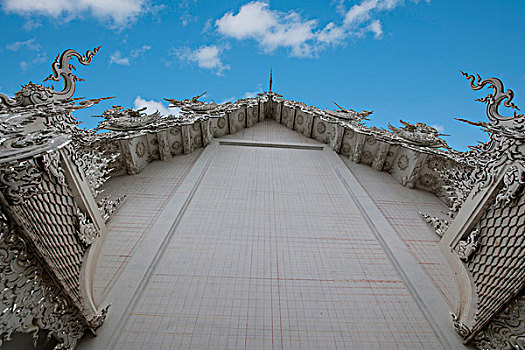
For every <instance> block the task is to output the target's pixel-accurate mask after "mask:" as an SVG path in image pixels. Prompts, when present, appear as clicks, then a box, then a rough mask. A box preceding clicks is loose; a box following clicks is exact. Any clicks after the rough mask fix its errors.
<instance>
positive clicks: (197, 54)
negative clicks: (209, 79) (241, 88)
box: [169, 45, 230, 75]
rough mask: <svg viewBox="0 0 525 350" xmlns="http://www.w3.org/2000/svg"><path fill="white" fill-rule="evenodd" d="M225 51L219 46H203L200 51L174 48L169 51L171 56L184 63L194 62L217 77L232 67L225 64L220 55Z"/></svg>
mask: <svg viewBox="0 0 525 350" xmlns="http://www.w3.org/2000/svg"><path fill="white" fill-rule="evenodd" d="M224 50H225V48H221V47H219V46H217V45H209V46H207V45H203V46H201V47H199V48H198V49H195V50H191V49H189V48H187V47H183V48H174V49H171V50H170V51H169V55H170V56H174V57H175V58H177V59H178V60H180V61H183V62H193V63H197V65H198V66H199V67H201V68H206V69H209V70H212V71H214V72H215V74H217V75H222V74H223V72H224V71H225V70H228V69H230V66H229V65H227V64H224V63H223V62H222V60H221V57H220V55H221V54H222V52H223V51H224Z"/></svg>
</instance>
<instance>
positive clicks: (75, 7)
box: [2, 0, 148, 27]
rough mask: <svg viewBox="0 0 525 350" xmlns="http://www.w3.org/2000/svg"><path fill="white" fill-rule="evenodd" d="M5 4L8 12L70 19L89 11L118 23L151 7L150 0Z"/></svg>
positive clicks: (36, 0) (14, 0) (25, 0)
mask: <svg viewBox="0 0 525 350" xmlns="http://www.w3.org/2000/svg"><path fill="white" fill-rule="evenodd" d="M2 8H3V9H4V11H5V12H12V13H17V14H20V15H24V16H28V15H41V16H48V17H55V18H56V17H60V16H64V17H66V18H68V19H72V18H77V17H81V16H82V15H84V14H86V13H89V14H91V15H92V16H94V17H97V18H99V19H102V20H105V21H106V20H109V21H110V22H111V23H112V24H113V25H114V26H118V27H122V26H127V25H129V24H131V23H132V22H133V21H135V19H136V18H137V17H138V16H139V15H141V14H143V13H145V12H146V11H147V10H148V8H147V6H146V0H111V1H108V0H3V1H2Z"/></svg>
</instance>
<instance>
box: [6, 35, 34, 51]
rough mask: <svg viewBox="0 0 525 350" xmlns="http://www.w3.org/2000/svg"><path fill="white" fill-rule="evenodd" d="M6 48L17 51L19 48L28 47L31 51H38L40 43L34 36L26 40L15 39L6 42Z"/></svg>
mask: <svg viewBox="0 0 525 350" xmlns="http://www.w3.org/2000/svg"><path fill="white" fill-rule="evenodd" d="M5 47H6V49H8V50H9V51H15V52H16V51H19V50H21V49H28V50H31V51H39V50H40V48H41V47H40V44H39V43H37V42H36V39H35V38H32V39H28V40H26V41H15V42H13V43H10V44H7V45H6V46H5Z"/></svg>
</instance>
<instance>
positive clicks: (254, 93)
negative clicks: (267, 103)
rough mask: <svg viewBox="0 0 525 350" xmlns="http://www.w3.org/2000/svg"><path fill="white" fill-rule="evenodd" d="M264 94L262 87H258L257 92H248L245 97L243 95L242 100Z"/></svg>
mask: <svg viewBox="0 0 525 350" xmlns="http://www.w3.org/2000/svg"><path fill="white" fill-rule="evenodd" d="M261 92H263V89H262V85H261V84H259V85H257V89H255V91H246V92H245V93H244V95H242V98H249V97H255V96H257V94H259V93H261Z"/></svg>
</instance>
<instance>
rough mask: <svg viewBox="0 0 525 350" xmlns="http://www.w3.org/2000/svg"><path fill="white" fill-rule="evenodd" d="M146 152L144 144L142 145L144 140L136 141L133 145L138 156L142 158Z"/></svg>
mask: <svg viewBox="0 0 525 350" xmlns="http://www.w3.org/2000/svg"><path fill="white" fill-rule="evenodd" d="M145 153H146V146H145V145H144V142H142V141H139V142H138V143H137V146H136V147H135V154H136V155H137V156H138V157H139V158H142V157H144V154H145Z"/></svg>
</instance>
